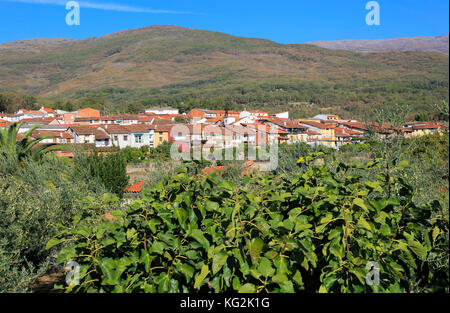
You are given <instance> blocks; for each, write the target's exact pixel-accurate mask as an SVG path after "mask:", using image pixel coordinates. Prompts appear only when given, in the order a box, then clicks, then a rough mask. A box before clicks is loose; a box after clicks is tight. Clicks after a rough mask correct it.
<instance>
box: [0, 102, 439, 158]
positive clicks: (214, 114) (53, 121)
mask: <svg viewBox="0 0 450 313" xmlns="http://www.w3.org/2000/svg"><path fill="white" fill-rule="evenodd" d="M14 122H20V123H21V129H20V131H19V135H18V136H19V137H20V136H21V134H23V133H25V132H27V131H28V130H30V128H32V127H33V126H35V125H40V127H39V128H38V129H35V130H33V131H32V137H34V138H37V137H39V136H42V135H48V136H49V138H47V139H45V140H44V141H42V143H58V144H66V145H89V146H92V147H94V146H95V147H96V148H108V147H118V148H120V149H123V148H125V147H132V148H141V147H143V146H149V147H151V148H156V147H158V146H159V145H161V144H163V143H164V142H173V143H175V144H177V145H178V148H179V150H180V151H189V149H191V148H193V147H197V146H200V147H202V148H204V149H210V148H220V149H221V148H229V147H237V146H239V145H240V144H249V145H256V146H262V145H270V144H279V143H287V144H294V143H298V142H304V143H306V144H308V145H312V146H319V145H322V146H326V147H329V148H333V149H337V150H338V149H340V148H341V147H342V146H343V145H348V144H354V143H359V142H361V141H362V140H364V139H365V138H367V134H368V132H369V131H372V132H373V133H374V134H376V135H377V136H380V137H384V138H389V137H392V136H399V135H400V136H405V137H416V136H422V135H426V134H430V133H433V132H440V131H442V130H444V129H448V126H447V125H445V124H442V123H438V122H419V121H414V122H408V123H405V124H404V125H403V126H402V127H392V126H390V125H379V124H377V123H375V122H362V121H358V120H347V119H341V118H340V117H339V116H337V115H323V114H321V115H316V116H314V117H312V118H301V119H296V120H294V119H290V118H289V112H282V113H278V114H269V113H267V112H263V111H260V110H244V111H242V112H237V111H225V110H208V109H193V110H191V111H189V112H187V113H180V112H179V110H178V109H175V108H171V107H155V108H149V109H146V110H145V112H142V113H140V114H117V115H107V116H102V115H101V112H100V111H99V110H96V109H91V108H84V109H80V110H77V111H74V112H65V111H61V110H53V109H50V108H45V107H43V106H42V107H41V109H40V110H34V111H33V110H25V109H20V110H18V112H16V113H15V114H3V113H0V127H1V128H5V127H8V126H9V125H10V124H11V123H14ZM59 153H60V155H63V156H68V157H71V156H73V154H71V152H70V151H60V152H59Z"/></svg>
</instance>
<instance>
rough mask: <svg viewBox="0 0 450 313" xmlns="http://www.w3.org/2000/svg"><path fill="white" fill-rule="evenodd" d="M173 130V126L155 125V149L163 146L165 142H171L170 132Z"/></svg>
mask: <svg viewBox="0 0 450 313" xmlns="http://www.w3.org/2000/svg"><path fill="white" fill-rule="evenodd" d="M171 129H172V125H155V134H154V141H153V145H154V147H155V148H156V147H158V146H159V145H162V144H163V143H164V142H169V138H170V130H171Z"/></svg>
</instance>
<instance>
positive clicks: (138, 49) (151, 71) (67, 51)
mask: <svg viewBox="0 0 450 313" xmlns="http://www.w3.org/2000/svg"><path fill="white" fill-rule="evenodd" d="M448 72H449V62H448V56H447V55H444V54H442V53H437V52H421V51H415V52H411V51H408V52H398V51H394V52H382V53H355V52H350V51H341V50H329V49H325V48H321V47H317V46H314V45H308V44H288V45H283V44H278V43H275V42H273V41H269V40H265V39H255V38H241V37H235V36H231V35H227V34H224V33H218V32H212V31H206V30H195V29H188V28H182V27H178V26H162V25H159V26H151V27H146V28H141V29H134V30H127V31H122V32H118V33H113V34H109V35H106V36H102V37H94V38H88V39H85V40H73V39H33V40H22V41H15V42H9V43H5V44H1V45H0V92H1V91H3V92H6V91H12V92H17V93H21V94H28V95H34V96H38V97H42V98H44V99H49V100H51V101H55V100H60V99H63V100H64V101H66V100H70V101H72V102H75V103H77V104H78V105H91V106H93V105H100V104H103V105H104V104H105V102H106V103H109V104H110V105H112V106H113V107H114V108H115V109H116V110H122V109H124V110H125V109H128V110H129V111H133V110H136V108H142V106H147V105H159V104H161V105H167V104H169V105H175V106H178V107H183V106H184V107H183V108H185V109H188V108H191V107H194V106H200V107H212V108H215V107H216V108H223V107H224V106H225V105H228V106H229V107H230V108H238V107H239V108H242V107H246V108H250V107H253V108H263V109H266V110H268V111H280V110H287V109H289V110H290V111H292V112H294V113H295V114H297V115H302V116H305V115H309V114H314V113H319V112H322V113H326V112H335V113H339V114H343V115H344V116H355V115H356V116H358V114H359V115H362V114H365V113H367V109H368V108H374V107H386V106H388V105H392V104H393V103H401V104H402V103H408V104H410V105H411V107H412V108H413V110H414V111H420V110H427V109H428V108H429V104H431V103H434V102H437V101H441V100H443V99H445V100H447V101H448V74H449V73H448ZM60 102H61V101H59V102H58V103H60ZM99 103H100V104H99Z"/></svg>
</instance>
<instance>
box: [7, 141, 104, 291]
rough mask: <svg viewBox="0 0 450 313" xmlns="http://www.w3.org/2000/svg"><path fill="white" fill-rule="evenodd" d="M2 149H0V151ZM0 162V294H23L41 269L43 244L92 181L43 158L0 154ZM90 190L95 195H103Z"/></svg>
mask: <svg viewBox="0 0 450 313" xmlns="http://www.w3.org/2000/svg"><path fill="white" fill-rule="evenodd" d="M2 149H3V148H0V150H2ZM1 152H2V151H0V153H1ZM3 156H5V157H4V158H1V159H0V292H26V291H29V289H28V285H29V284H30V283H32V282H33V281H34V279H35V278H36V277H37V276H38V275H39V274H40V273H42V272H43V271H45V270H46V269H47V266H48V261H49V257H50V252H49V251H46V250H45V244H46V242H47V241H48V240H49V239H50V238H52V237H53V236H54V235H55V234H57V231H58V226H57V224H58V223H69V222H71V220H72V218H73V216H74V215H75V214H76V212H78V211H79V210H80V208H81V199H83V198H84V197H86V196H88V195H91V196H95V197H97V195H96V193H95V192H93V191H92V182H90V181H85V180H82V179H81V178H80V177H79V176H76V175H73V173H72V168H71V166H70V164H68V163H66V162H64V161H63V160H62V159H60V158H58V157H56V156H54V155H47V156H45V157H44V159H43V160H41V161H40V162H34V161H33V160H31V159H25V160H23V162H22V166H18V165H17V164H18V163H17V155H15V154H8V153H4V154H3ZM95 188H96V189H97V190H98V192H99V194H101V193H103V192H105V191H106V190H105V189H104V187H102V185H97V186H95Z"/></svg>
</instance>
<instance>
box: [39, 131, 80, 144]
mask: <svg viewBox="0 0 450 313" xmlns="http://www.w3.org/2000/svg"><path fill="white" fill-rule="evenodd" d="M41 136H50V137H49V138H47V139H44V140H43V141H41V142H42V143H59V144H69V143H73V140H74V137H73V135H71V134H70V133H69V132H66V131H51V130H41V129H36V130H34V131H33V132H32V133H31V137H33V138H39V137H41Z"/></svg>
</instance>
